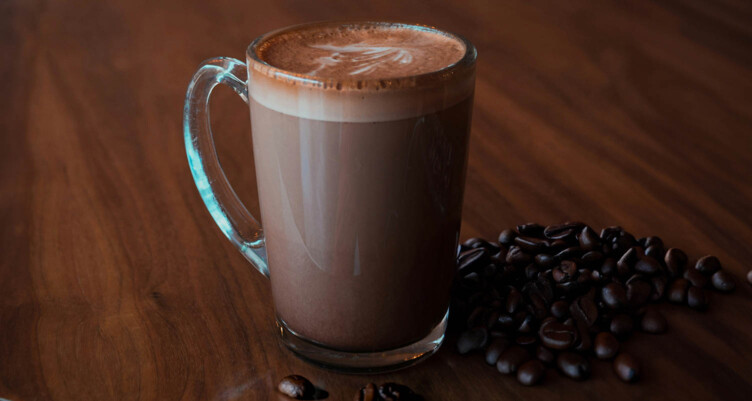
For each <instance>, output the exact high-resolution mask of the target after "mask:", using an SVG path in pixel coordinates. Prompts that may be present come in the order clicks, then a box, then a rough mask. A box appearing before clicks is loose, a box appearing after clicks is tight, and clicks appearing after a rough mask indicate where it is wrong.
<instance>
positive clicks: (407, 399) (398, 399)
mask: <svg viewBox="0 0 752 401" xmlns="http://www.w3.org/2000/svg"><path fill="white" fill-rule="evenodd" d="M377 392H378V394H379V397H381V398H379V400H384V401H421V400H423V397H421V396H419V395H418V394H416V393H415V392H414V391H413V390H412V389H411V388H410V387H407V386H405V385H403V384H397V383H384V384H382V385H380V386H379V388H378V391H377Z"/></svg>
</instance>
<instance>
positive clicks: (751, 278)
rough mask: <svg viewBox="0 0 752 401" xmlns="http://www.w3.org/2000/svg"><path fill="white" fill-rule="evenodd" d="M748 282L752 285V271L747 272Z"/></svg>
mask: <svg viewBox="0 0 752 401" xmlns="http://www.w3.org/2000/svg"><path fill="white" fill-rule="evenodd" d="M747 282H748V283H749V285H752V270H750V271H748V272H747Z"/></svg>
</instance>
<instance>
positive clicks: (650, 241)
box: [643, 236, 663, 249]
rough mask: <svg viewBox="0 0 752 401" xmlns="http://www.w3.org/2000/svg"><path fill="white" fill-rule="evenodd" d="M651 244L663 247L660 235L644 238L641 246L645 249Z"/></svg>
mask: <svg viewBox="0 0 752 401" xmlns="http://www.w3.org/2000/svg"><path fill="white" fill-rule="evenodd" d="M651 246H658V247H661V248H663V240H662V239H661V237H656V236H652V237H647V238H645V244H643V247H645V248H646V249H647V248H648V247H651Z"/></svg>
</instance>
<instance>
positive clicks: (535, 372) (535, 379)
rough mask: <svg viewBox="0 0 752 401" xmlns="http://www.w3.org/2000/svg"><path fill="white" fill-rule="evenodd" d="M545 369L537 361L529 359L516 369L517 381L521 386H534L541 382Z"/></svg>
mask: <svg viewBox="0 0 752 401" xmlns="http://www.w3.org/2000/svg"><path fill="white" fill-rule="evenodd" d="M545 375H546V367H545V366H543V363H542V362H541V361H539V360H537V359H531V360H529V361H527V362H525V363H523V364H522V366H520V367H519V369H517V381H518V382H520V384H522V385H523V386H534V385H536V384H538V383H539V382H540V381H541V380H543V376H545Z"/></svg>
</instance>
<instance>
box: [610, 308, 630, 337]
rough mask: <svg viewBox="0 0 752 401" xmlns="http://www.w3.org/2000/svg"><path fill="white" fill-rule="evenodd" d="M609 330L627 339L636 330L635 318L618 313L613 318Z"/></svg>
mask: <svg viewBox="0 0 752 401" xmlns="http://www.w3.org/2000/svg"><path fill="white" fill-rule="evenodd" d="M609 330H611V333H613V334H614V335H615V336H616V337H619V338H622V339H625V338H627V337H629V335H630V334H632V331H633V330H634V320H632V318H631V317H630V316H629V315H625V314H618V315H616V316H614V317H613V318H612V319H611V324H610V326H609Z"/></svg>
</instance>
